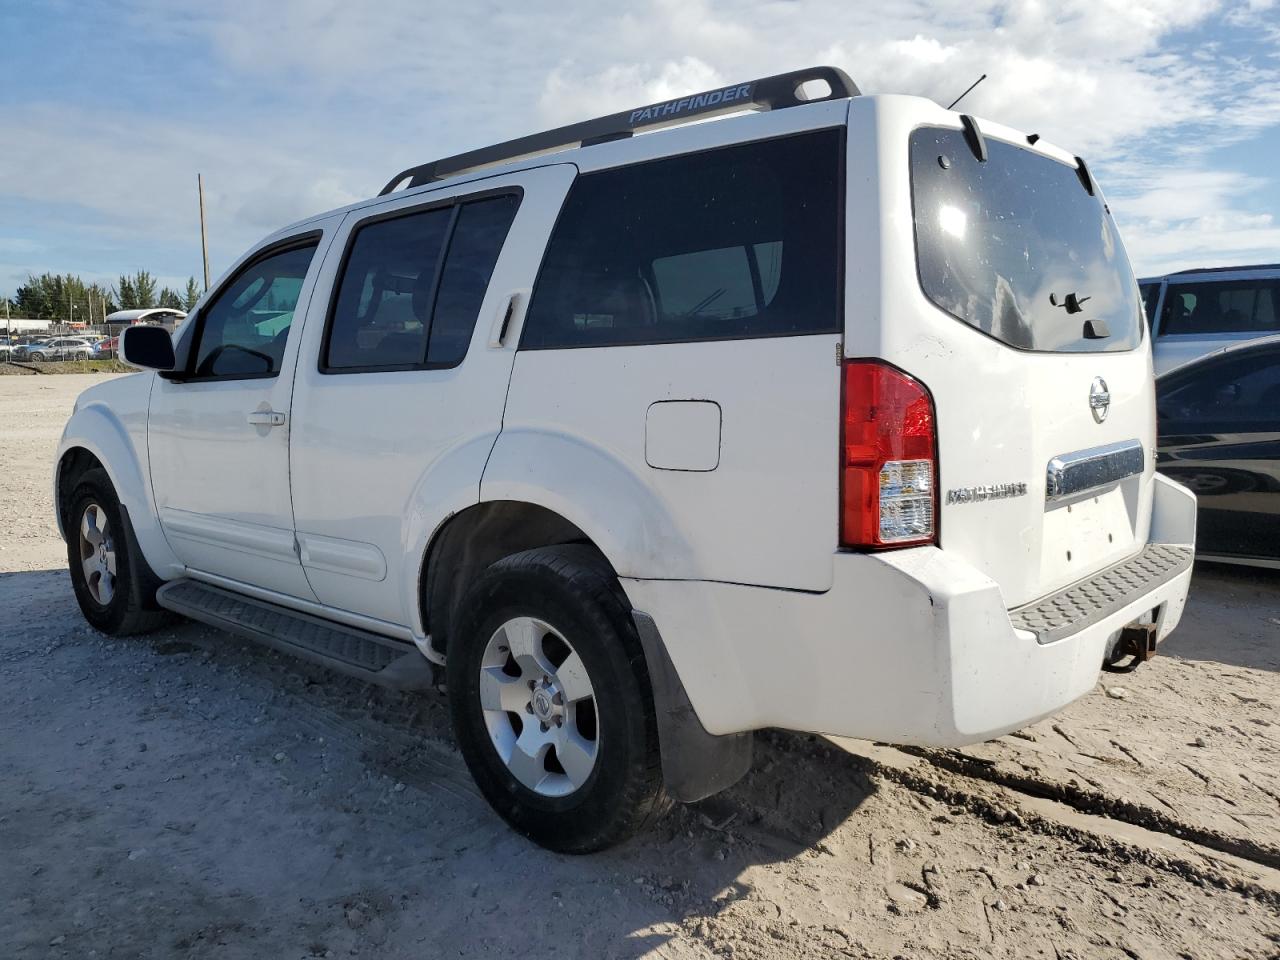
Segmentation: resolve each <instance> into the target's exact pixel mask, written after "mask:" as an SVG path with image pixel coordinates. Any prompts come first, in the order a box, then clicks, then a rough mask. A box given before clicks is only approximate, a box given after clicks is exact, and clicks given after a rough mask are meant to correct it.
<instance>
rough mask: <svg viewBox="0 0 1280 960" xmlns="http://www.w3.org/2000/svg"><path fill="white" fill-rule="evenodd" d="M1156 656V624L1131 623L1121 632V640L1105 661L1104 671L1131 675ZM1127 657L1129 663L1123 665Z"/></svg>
mask: <svg viewBox="0 0 1280 960" xmlns="http://www.w3.org/2000/svg"><path fill="white" fill-rule="evenodd" d="M1155 655H1156V625H1155V624H1154V623H1131V624H1129V626H1127V627H1124V628H1122V629H1121V631H1120V638H1119V639H1118V640H1117V641H1116V645H1115V646H1114V647H1112V648H1111V652H1110V653H1109V654H1108V655H1107V658H1106V660H1105V661H1103V664H1102V669H1103V670H1107V671H1109V672H1111V673H1131V672H1132V671H1134V670H1137V669H1138V665H1139V664H1143V663H1146V662H1147V661H1148V660H1150V659H1151V658H1152V657H1154V656H1155ZM1126 657H1129V658H1131V659H1130V660H1129V662H1128V663H1123V664H1122V663H1121V661H1122V660H1124V659H1125V658H1126Z"/></svg>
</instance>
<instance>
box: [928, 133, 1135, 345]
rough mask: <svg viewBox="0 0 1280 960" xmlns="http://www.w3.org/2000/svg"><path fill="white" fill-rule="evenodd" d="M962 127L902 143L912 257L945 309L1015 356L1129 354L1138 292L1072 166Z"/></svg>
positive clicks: (1110, 227)
mask: <svg viewBox="0 0 1280 960" xmlns="http://www.w3.org/2000/svg"><path fill="white" fill-rule="evenodd" d="M986 142H987V151H988V159H987V161H986V162H979V161H978V159H977V157H975V156H974V154H973V152H972V151H971V150H970V149H969V146H968V144H967V142H966V141H965V138H964V134H963V132H962V131H960V130H947V129H942V128H936V127H925V128H922V129H919V130H916V131H915V132H914V133H913V134H912V135H911V186H912V196H913V202H914V211H915V228H916V256H917V260H918V263H919V271H920V283H921V286H922V287H923V288H924V292H925V294H926V295H927V296H928V297H929V299H930V300H932V301H933V302H934V303H936V304H937V305H938V306H939V307H941V308H942V309H943V310H946V311H947V312H948V313H951V314H952V315H954V316H956V317H958V318H959V319H961V320H963V321H964V322H965V323H967V324H969V325H970V326H973V327H976V328H977V329H979V330H981V331H983V332H984V333H986V334H989V335H990V336H992V337H995V338H996V339H998V340H1000V341H1002V342H1004V343H1007V344H1009V345H1010V346H1012V347H1017V348H1019V349H1023V350H1042V351H1061V352H1085V351H1113V350H1130V349H1132V348H1134V347H1136V346H1137V345H1138V344H1139V343H1140V342H1141V340H1142V321H1141V317H1142V306H1141V300H1140V299H1139V295H1138V284H1137V282H1136V281H1135V280H1134V277H1133V270H1132V268H1131V267H1130V266H1129V259H1128V257H1127V256H1126V255H1125V252H1124V245H1123V244H1122V243H1121V242H1120V237H1119V234H1118V233H1117V232H1116V228H1115V224H1114V223H1113V222H1112V219H1111V215H1110V213H1109V212H1108V211H1107V209H1106V207H1105V206H1104V204H1103V202H1102V198H1101V197H1099V196H1090V195H1089V192H1088V191H1087V190H1086V189H1085V188H1084V186H1083V184H1082V183H1081V181H1080V177H1079V176H1078V175H1077V173H1076V169H1075V167H1073V166H1068V165H1067V164H1065V163H1059V162H1058V161H1056V160H1053V159H1050V158H1049V157H1045V156H1043V155H1041V154H1038V153H1035V152H1033V151H1031V150H1026V149H1024V148H1022V147H1016V146H1013V145H1012V144H1008V143H1004V142H1002V141H999V140H994V139H990V138H989V139H987V141H986Z"/></svg>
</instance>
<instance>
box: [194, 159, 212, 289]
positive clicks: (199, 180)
mask: <svg viewBox="0 0 1280 960" xmlns="http://www.w3.org/2000/svg"><path fill="white" fill-rule="evenodd" d="M196 191H197V192H198V193H199V194H200V253H201V255H202V256H203V257H204V289H205V292H206V293H208V292H209V237H208V235H207V234H206V233H205V229H204V176H203V175H201V174H199V173H197V174H196Z"/></svg>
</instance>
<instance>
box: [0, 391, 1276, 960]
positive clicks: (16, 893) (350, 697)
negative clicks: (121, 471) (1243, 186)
mask: <svg viewBox="0 0 1280 960" xmlns="http://www.w3.org/2000/svg"><path fill="white" fill-rule="evenodd" d="M98 379H100V378H98V377H90V376H86V377H80V376H59V377H50V376H33V377H6V378H0V510H2V511H3V518H4V519H3V529H2V532H0V956H2V957H6V958H7V957H100V958H107V957H110V958H116V957H122V958H123V957H171V956H177V957H218V958H236V960H238V958H260V957H271V958H277V957H278V958H295V957H296V958H312V957H347V956H368V957H377V958H380V960H382V958H400V957H405V958H410V957H413V958H419V957H503V956H518V957H523V958H539V957H550V956H556V957H583V958H598V957H641V956H652V957H668V958H692V957H708V956H732V957H740V958H750V957H761V958H763V957H769V958H773V957H778V958H781V957H796V956H817V957H886V958H888V957H912V958H914V957H928V958H934V957H936V958H942V957H974V958H977V957H998V958H1006V957H1008V958H1014V957H1047V958H1056V960H1063V958H1093V957H1117V958H1122V957H1129V958H1144V960H1145V958H1164V957H1195V958H1199V957H1258V958H1262V957H1276V956H1280V710H1278V709H1277V708H1278V706H1280V602H1278V601H1280V576H1275V575H1272V574H1264V573H1259V572H1242V571H1238V570H1233V569H1230V568H1222V567H1205V568H1203V569H1200V570H1198V571H1197V573H1196V577H1195V580H1194V585H1193V594H1192V601H1191V605H1190V607H1189V609H1188V612H1187V616H1186V618H1185V620H1184V623H1183V625H1182V627H1181V628H1180V631H1179V632H1178V633H1177V634H1176V635H1175V636H1174V637H1173V638H1172V639H1171V640H1170V641H1169V643H1168V644H1167V646H1166V648H1165V649H1164V650H1162V655H1161V656H1160V657H1158V658H1157V659H1156V660H1155V661H1153V662H1152V663H1151V664H1149V665H1147V666H1145V667H1143V668H1142V669H1140V670H1138V671H1137V672H1136V673H1133V674H1129V675H1123V676H1114V675H1105V676H1104V680H1103V682H1102V683H1100V684H1099V686H1098V688H1097V690H1096V691H1095V692H1093V693H1091V694H1090V695H1088V696H1086V697H1085V698H1084V699H1083V700H1081V701H1080V702H1079V703H1077V704H1075V705H1073V706H1072V707H1071V708H1070V709H1068V710H1067V711H1066V712H1064V713H1063V714H1062V715H1061V716H1059V717H1057V718H1055V719H1053V720H1049V721H1045V722H1043V723H1040V724H1037V725H1035V726H1033V727H1031V728H1028V729H1027V730H1024V731H1019V732H1018V733H1016V734H1013V735H1011V736H1008V737H1003V738H1000V739H999V740H996V741H993V742H991V743H987V744H982V745H979V746H975V747H971V748H966V749H964V750H958V751H933V752H930V751H903V750H897V749H894V748H888V747H883V746H876V745H871V744H862V743H857V742H844V741H840V742H832V741H827V740H824V739H821V738H818V737H812V736H806V735H799V734H791V733H778V732H774V733H766V734H762V735H760V736H759V737H758V739H757V752H756V763H755V767H754V770H753V772H752V773H751V774H750V775H749V776H748V777H747V778H746V779H745V780H743V781H742V782H741V783H739V784H738V785H737V786H735V787H734V788H733V789H731V790H729V791H727V792H726V793H724V794H722V795H720V796H718V797H715V798H712V799H710V800H708V801H704V802H703V803H701V804H697V805H694V806H689V807H679V808H677V809H676V810H675V811H674V812H673V813H672V814H671V815H670V816H668V817H667V818H666V819H664V820H663V821H662V822H660V823H659V824H658V825H657V826H656V827H655V828H653V829H651V830H650V831H649V832H647V833H646V834H644V835H642V836H640V837H639V838H637V839H635V840H634V841H632V842H630V843H628V844H626V845H624V846H622V847H620V848H618V849H616V850H613V851H610V852H608V853H605V854H600V855H596V856H591V857H583V858H571V857H563V856H558V855H555V854H551V853H548V852H546V851H543V850H541V849H539V848H537V847H534V846H532V845H531V844H529V843H528V842H526V841H525V840H523V839H522V838H520V837H518V836H516V835H514V834H512V833H511V832H510V831H509V830H508V829H507V828H506V827H505V825H504V824H503V823H502V822H501V821H500V820H499V819H498V818H497V817H496V816H495V815H494V814H492V813H491V812H490V811H489V809H488V808H487V807H486V806H485V804H484V802H483V801H482V800H481V799H480V797H479V796H478V794H477V793H476V791H475V789H474V788H473V787H472V785H471V783H470V780H469V778H468V775H467V772H466V769H465V767H464V765H463V763H462V760H461V758H460V757H459V755H458V753H457V751H456V748H455V746H454V743H453V740H452V736H451V734H450V731H449V727H448V722H447V717H446V710H445V704H444V700H443V697H442V696H440V695H439V694H434V693H431V694H422V693H415V694H399V693H390V692H387V691H383V690H379V689H375V688H371V687H368V686H365V685H362V684H361V683H359V682H357V681H354V680H350V679H347V678H345V677H342V676H339V675H336V674H332V673H329V672H327V671H325V670H323V669H320V668H316V667H312V666H309V665H307V664H303V663H301V662H299V661H295V660H291V659H289V658H286V657H282V656H280V655H277V654H275V653H273V652H270V651H268V650H265V649H262V648H259V647H256V646H254V645H252V644H249V643H246V642H243V641H241V640H239V639H236V638H234V637H231V636H228V635H226V634H223V633H219V632H217V631H214V630H210V629H207V628H205V627H202V626H198V625H194V624H175V625H174V626H173V627H171V628H168V629H165V630H162V631H160V632H158V633H156V634H153V635H150V636H147V637H142V638H133V639H129V640H128V641H113V640H110V639H108V638H105V637H102V636H100V635H98V634H96V633H94V632H93V631H92V630H90V629H89V628H88V627H87V626H86V625H85V623H84V622H83V620H82V619H81V618H80V616H79V613H78V611H77V609H76V605H75V601H74V599H73V597H72V594H71V588H70V584H69V581H68V578H67V575H66V573H65V562H66V560H65V552H64V546H63V544H62V542H61V541H60V540H59V538H58V536H57V532H56V529H55V527H54V524H53V520H52V516H51V510H50V506H49V486H50V482H51V464H52V455H53V450H54V447H55V444H56V441H57V438H58V435H59V433H60V431H61V428H62V425H63V423H64V422H65V420H66V418H67V416H68V415H69V413H70V410H71V404H72V402H73V400H74V398H75V395H76V394H77V393H78V392H79V391H80V390H81V389H83V388H84V387H86V386H88V385H89V384H91V383H93V382H96V381H97V380H98Z"/></svg>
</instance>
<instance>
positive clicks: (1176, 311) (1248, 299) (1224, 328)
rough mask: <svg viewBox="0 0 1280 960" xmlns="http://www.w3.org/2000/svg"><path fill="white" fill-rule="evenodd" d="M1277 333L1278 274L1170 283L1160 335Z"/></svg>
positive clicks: (1279, 327) (1279, 315) (1279, 311)
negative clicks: (1204, 281) (1255, 277)
mask: <svg viewBox="0 0 1280 960" xmlns="http://www.w3.org/2000/svg"><path fill="white" fill-rule="evenodd" d="M1180 333H1194V334H1204V335H1207V336H1213V335H1214V334H1219V333H1280V277H1268V278H1265V279H1258V280H1210V281H1208V282H1207V283H1171V284H1169V291H1168V293H1166V294H1165V297H1164V309H1163V310H1162V311H1161V314H1160V335H1161V336H1162V337H1163V336H1169V335H1174V334H1180Z"/></svg>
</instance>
